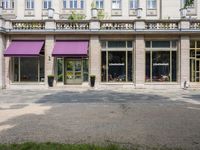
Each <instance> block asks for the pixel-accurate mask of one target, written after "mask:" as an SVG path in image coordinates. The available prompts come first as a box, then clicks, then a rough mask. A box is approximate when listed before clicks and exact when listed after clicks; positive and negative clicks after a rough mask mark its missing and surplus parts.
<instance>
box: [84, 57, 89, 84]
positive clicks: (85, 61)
mask: <svg viewBox="0 0 200 150" xmlns="http://www.w3.org/2000/svg"><path fill="white" fill-rule="evenodd" d="M83 81H84V82H87V81H88V59H83Z"/></svg>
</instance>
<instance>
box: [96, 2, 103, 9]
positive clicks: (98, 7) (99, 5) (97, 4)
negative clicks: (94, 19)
mask: <svg viewBox="0 0 200 150" xmlns="http://www.w3.org/2000/svg"><path fill="white" fill-rule="evenodd" d="M103 3H104V0H96V8H97V9H103V7H104V6H103V5H104V4H103Z"/></svg>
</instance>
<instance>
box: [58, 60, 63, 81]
mask: <svg viewBox="0 0 200 150" xmlns="http://www.w3.org/2000/svg"><path fill="white" fill-rule="evenodd" d="M57 81H58V82H63V58H57Z"/></svg>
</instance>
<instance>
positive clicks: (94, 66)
mask: <svg viewBox="0 0 200 150" xmlns="http://www.w3.org/2000/svg"><path fill="white" fill-rule="evenodd" d="M89 60H90V61H89V62H90V65H89V66H90V71H89V72H90V75H95V76H96V85H97V86H98V85H99V83H100V82H101V45H100V41H99V37H98V36H96V35H92V36H91V37H90V48H89Z"/></svg>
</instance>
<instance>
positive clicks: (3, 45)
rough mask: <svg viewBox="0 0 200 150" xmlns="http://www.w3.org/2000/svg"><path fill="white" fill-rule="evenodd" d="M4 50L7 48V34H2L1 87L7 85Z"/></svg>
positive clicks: (0, 44) (0, 41)
mask: <svg viewBox="0 0 200 150" xmlns="http://www.w3.org/2000/svg"><path fill="white" fill-rule="evenodd" d="M4 50H5V35H3V34H0V57H1V58H0V89H1V88H4V87H5V74H4V67H5V64H4V55H3V54H4Z"/></svg>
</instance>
